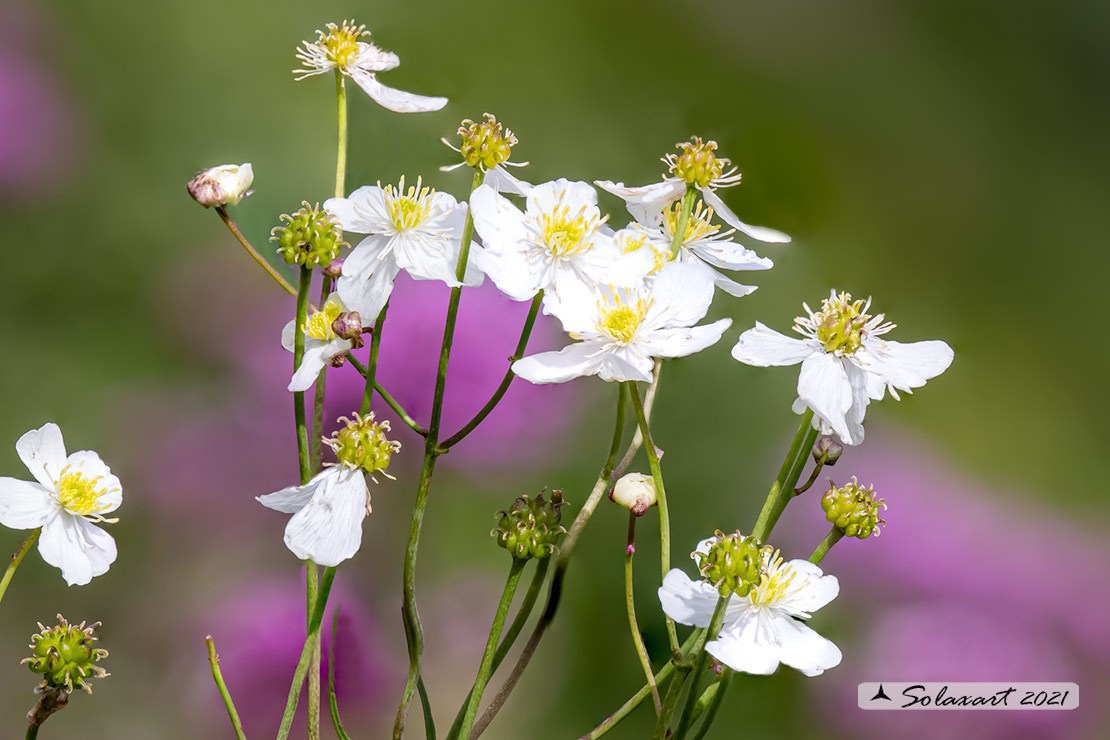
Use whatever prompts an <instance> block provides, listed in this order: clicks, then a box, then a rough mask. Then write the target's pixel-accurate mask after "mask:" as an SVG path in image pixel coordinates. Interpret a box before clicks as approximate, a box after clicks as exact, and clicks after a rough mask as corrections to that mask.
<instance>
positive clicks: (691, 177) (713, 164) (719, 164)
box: [663, 136, 739, 188]
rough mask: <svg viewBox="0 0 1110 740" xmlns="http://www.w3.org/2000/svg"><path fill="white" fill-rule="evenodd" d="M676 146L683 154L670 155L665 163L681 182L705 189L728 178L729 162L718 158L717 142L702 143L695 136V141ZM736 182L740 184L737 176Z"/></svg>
mask: <svg viewBox="0 0 1110 740" xmlns="http://www.w3.org/2000/svg"><path fill="white" fill-rule="evenodd" d="M675 146H676V147H678V148H679V150H681V152H682V153H681V154H678V155H675V154H669V155H667V156H666V157H665V158H664V159H663V161H664V162H666V163H667V164H668V165H670V168H671V174H672V175H674V176H675V177H677V178H678V179H679V180H682V181H684V182H686V183H687V184H689V185H693V186H695V187H699V188H705V187H709V186H710V185H714V184H716V183H718V182H719V181H720V180H721V179H722V177H728V176H726V175H725V167H726V166H727V165H728V164H729V161H728V160H727V159H724V158H723V157H718V156H717V154H716V149H717V142H715V141H707V142H702V140H701V137H698V136H695V137H694V139H693V141H684V142H681V143H678V144H675ZM735 180H736V182H739V177H738V176H736V177H735ZM731 184H735V183H731Z"/></svg>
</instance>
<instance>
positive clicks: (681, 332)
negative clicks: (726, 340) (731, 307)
mask: <svg viewBox="0 0 1110 740" xmlns="http://www.w3.org/2000/svg"><path fill="white" fill-rule="evenodd" d="M730 326H732V319H721V320H720V321H714V322H713V323H712V324H706V325H705V326H691V327H689V328H675V329H659V330H657V331H654V332H652V333H651V334H650V335H649V336H647V337H645V339H644V341H643V342H640V346H641V347H642V348H643V349H644V350H645V351H646V352H647V353H648V354H650V355H651V356H652V357H685V356H687V355H692V354H694V353H695V352H701V351H702V350H703V349H705V348H706V347H709V346H711V345H713V344H716V343H717V341H718V340H719V339H720V338H721V335H722V334H724V332H725V329H727V328H729V327H730Z"/></svg>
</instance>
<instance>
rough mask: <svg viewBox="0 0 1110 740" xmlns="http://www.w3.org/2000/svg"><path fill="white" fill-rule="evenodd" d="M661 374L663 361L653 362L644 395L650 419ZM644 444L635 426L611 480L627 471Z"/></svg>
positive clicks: (645, 409) (645, 412)
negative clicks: (626, 448) (629, 442)
mask: <svg viewBox="0 0 1110 740" xmlns="http://www.w3.org/2000/svg"><path fill="white" fill-rule="evenodd" d="M662 372H663V361H662V360H658V359H657V360H656V361H655V369H654V370H653V371H652V381H651V385H649V386H648V389H647V393H645V394H644V416H646V417H647V418H649V419H650V418H651V408H652V406H654V405H655V394H656V392H657V391H658V390H659V377H660V374H661V373H662ZM643 443H644V435H643V434H642V433H641V432H640V425H639V424H637V425H636V431H635V432H634V433H633V435H632V444H630V445H629V446H628V451H627V452H625V453H624V457H622V458H621V461H620V462H619V463H617V466H616V467H615V468H614V469H613V478H614V479H616V478H620V477H621V476H622V475H624V471H626V470H628V466H629V465H631V464H632V458H633V457H635V456H636V452H637V451H638V450H639V449H640V445H642V444H643Z"/></svg>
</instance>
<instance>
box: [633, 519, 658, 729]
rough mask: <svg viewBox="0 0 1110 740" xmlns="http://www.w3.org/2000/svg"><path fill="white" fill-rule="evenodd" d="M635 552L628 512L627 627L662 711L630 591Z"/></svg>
mask: <svg viewBox="0 0 1110 740" xmlns="http://www.w3.org/2000/svg"><path fill="white" fill-rule="evenodd" d="M635 554H636V515H635V514H634V513H632V512H631V511H630V512H628V544H627V545H625V548H624V607H625V611H627V612H628V629H629V630H630V631H631V632H632V644H633V645H634V646H635V648H636V656H637V657H638V658H639V659H640V666H641V667H643V669H644V675H645V676H646V677H647V682H648V686H650V687H651V698H652V700H653V701H654V702H655V713H656V714H657V715H658V714H659V713H660V712H662V711H663V705H662V703H661V702H660V701H659V688H658V686H656V684H655V676H653V675H652V673H651V656H649V655H648V651H647V646H646V645H644V636H643V635H642V634H640V625H639V623H638V622H637V620H636V597H635V595H634V594H633V591H632V558H633V556H634V555H635Z"/></svg>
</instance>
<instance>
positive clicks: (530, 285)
mask: <svg viewBox="0 0 1110 740" xmlns="http://www.w3.org/2000/svg"><path fill="white" fill-rule="evenodd" d="M470 207H471V209H472V211H473V214H474V228H475V230H476V231H477V232H478V234H479V235H480V236H481V237H482V247H483V248H482V250H481V251H479V252H478V253H476V254H475V255H474V259H475V261H476V262H477V263H478V266H479V267H480V268H481V269H482V271H483V272H484V273H486V275H488V276H489V277H490V279H491V280H493V282H494V283H495V284H496V285H497V287H498V289H500V290H501V292H502V293H504V294H505V295H507V296H509V297H510V298H512V299H513V300H515V301H526V300H528V299H530V298H531V297H532V296H534V295H535V294H536V293H537V292H539V291H541V290H543V291H546V292H547V294H548V295H554V296H555V297H556V298H559V296H560V295H561V293H562V292H563V291H566V290H573V289H574V288H575V287H582V286H585V287H586V288H588V289H593V288H594V287H595V286H598V285H615V286H616V287H618V288H630V287H633V286H635V285H636V284H637V283H639V282H641V281H642V280H643V279H644V276H645V275H647V274H648V273H649V272H650V271H651V270H652V268H653V267H654V265H655V259H654V256H653V255H652V254H649V253H648V252H647V251H645V250H634V251H631V252H622V251H621V249H620V248H619V247H618V246H617V244H616V243H615V242H614V241H613V238H612V236H611V235H610V233H609V232H608V229H606V228H604V220H605V219H604V218H602V215H601V210H600V209H599V208H598V207H597V191H596V190H594V189H593V188H592V187H590V186H589V185H588V184H587V183H584V182H572V181H569V180H565V179H559V180H554V181H552V182H545V183H541V184H540V185H536V186H534V187H532V188H531V189H530V190H527V199H526V201H525V210H524V211H523V212H521V211H520V209H518V208H517V207H516V206H515V205H513V204H512V203H511V202H510V201H509V200H508V199H507V198H505V197H504V196H502V195H500V194H498V192H497V191H496V190H495V189H494V188H493V187H490V186H489V185H482V186H481V187H479V188H478V189H477V190H475V191H474V193H473V194H472V195H471V196H470Z"/></svg>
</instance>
